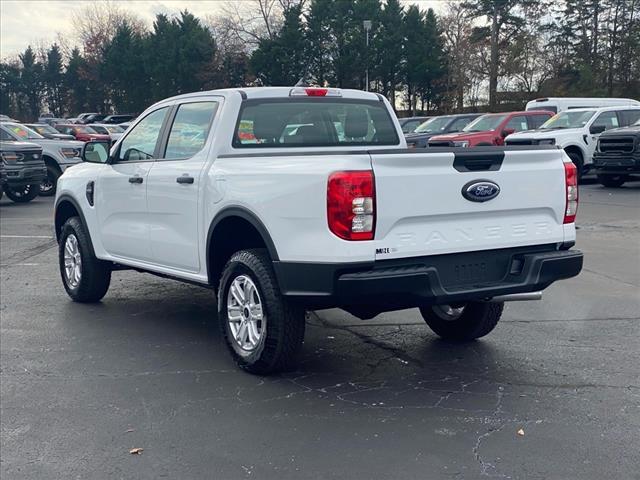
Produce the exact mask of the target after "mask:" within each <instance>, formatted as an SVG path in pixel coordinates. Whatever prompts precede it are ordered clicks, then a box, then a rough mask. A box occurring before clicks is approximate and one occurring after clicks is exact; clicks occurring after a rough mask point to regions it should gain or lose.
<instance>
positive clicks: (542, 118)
mask: <svg viewBox="0 0 640 480" xmlns="http://www.w3.org/2000/svg"><path fill="white" fill-rule="evenodd" d="M549 118H550V117H548V116H547V115H531V116H530V117H529V128H531V129H532V130H535V129H536V128H540V127H541V126H542V124H543V123H544V122H546V121H547V120H549Z"/></svg>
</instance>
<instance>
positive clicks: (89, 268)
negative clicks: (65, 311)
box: [58, 217, 111, 303]
mask: <svg viewBox="0 0 640 480" xmlns="http://www.w3.org/2000/svg"><path fill="white" fill-rule="evenodd" d="M58 260H59V264H60V275H61V277H62V284H63V285H64V289H65V290H66V291H67V294H68V295H69V296H70V297H71V299H72V300H73V301H74V302H79V303H93V302H99V301H100V300H101V299H102V297H104V296H105V295H106V293H107V291H108V290H109V285H110V283H111V268H110V267H109V264H108V263H107V262H104V261H102V260H99V259H98V258H96V256H95V254H94V253H93V248H92V247H91V242H90V240H89V234H88V232H87V231H86V229H85V227H84V225H83V224H82V222H81V221H80V219H79V218H78V217H72V218H70V219H69V220H67V221H66V222H65V224H64V225H63V226H62V232H61V234H60V243H59V246H58Z"/></svg>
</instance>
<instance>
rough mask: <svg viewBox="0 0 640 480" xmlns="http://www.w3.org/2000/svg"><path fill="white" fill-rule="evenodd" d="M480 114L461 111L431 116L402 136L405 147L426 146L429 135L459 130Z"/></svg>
mask: <svg viewBox="0 0 640 480" xmlns="http://www.w3.org/2000/svg"><path fill="white" fill-rule="evenodd" d="M480 115H482V114H481V113H461V114H459V115H442V116H440V117H433V118H431V119H429V120H427V121H426V122H424V123H422V124H420V126H418V128H416V129H415V131H414V132H413V133H408V134H406V135H405V136H404V138H405V139H406V140H407V147H409V148H424V147H426V146H427V144H428V142H429V139H430V138H431V137H434V136H436V135H442V134H445V133H455V132H459V131H461V130H462V129H463V128H464V127H466V126H467V125H468V124H469V123H471V122H472V121H473V120H475V119H476V118H478V117H479V116H480Z"/></svg>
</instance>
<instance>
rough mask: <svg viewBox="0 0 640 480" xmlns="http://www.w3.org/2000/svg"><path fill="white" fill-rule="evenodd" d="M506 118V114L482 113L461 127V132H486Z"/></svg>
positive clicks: (493, 128) (496, 126)
mask: <svg viewBox="0 0 640 480" xmlns="http://www.w3.org/2000/svg"><path fill="white" fill-rule="evenodd" d="M505 118H507V116H506V115H494V114H490V115H482V116H481V117H478V118H476V119H475V120H474V121H473V122H471V123H470V124H469V125H467V126H466V127H464V128H463V129H462V131H463V132H486V131H488V130H495V129H496V128H498V125H500V124H501V123H502V121H503V120H504V119H505Z"/></svg>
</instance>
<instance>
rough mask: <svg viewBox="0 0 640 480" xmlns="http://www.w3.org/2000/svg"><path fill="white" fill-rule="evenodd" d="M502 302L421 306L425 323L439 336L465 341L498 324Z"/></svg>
mask: <svg viewBox="0 0 640 480" xmlns="http://www.w3.org/2000/svg"><path fill="white" fill-rule="evenodd" d="M503 309H504V303H492V302H468V303H459V304H453V305H433V306H429V307H422V308H421V309H420V313H421V314H422V318H424V321H425V322H427V325H429V327H430V328H431V330H433V331H434V332H435V333H436V334H437V335H439V336H440V337H442V338H444V339H447V340H454V341H459V342H465V341H470V340H474V339H476V338H480V337H484V336H485V335H487V334H489V333H490V332H491V331H492V330H493V329H494V328H495V327H496V325H497V324H498V321H499V320H500V317H501V316H502V311H503Z"/></svg>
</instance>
